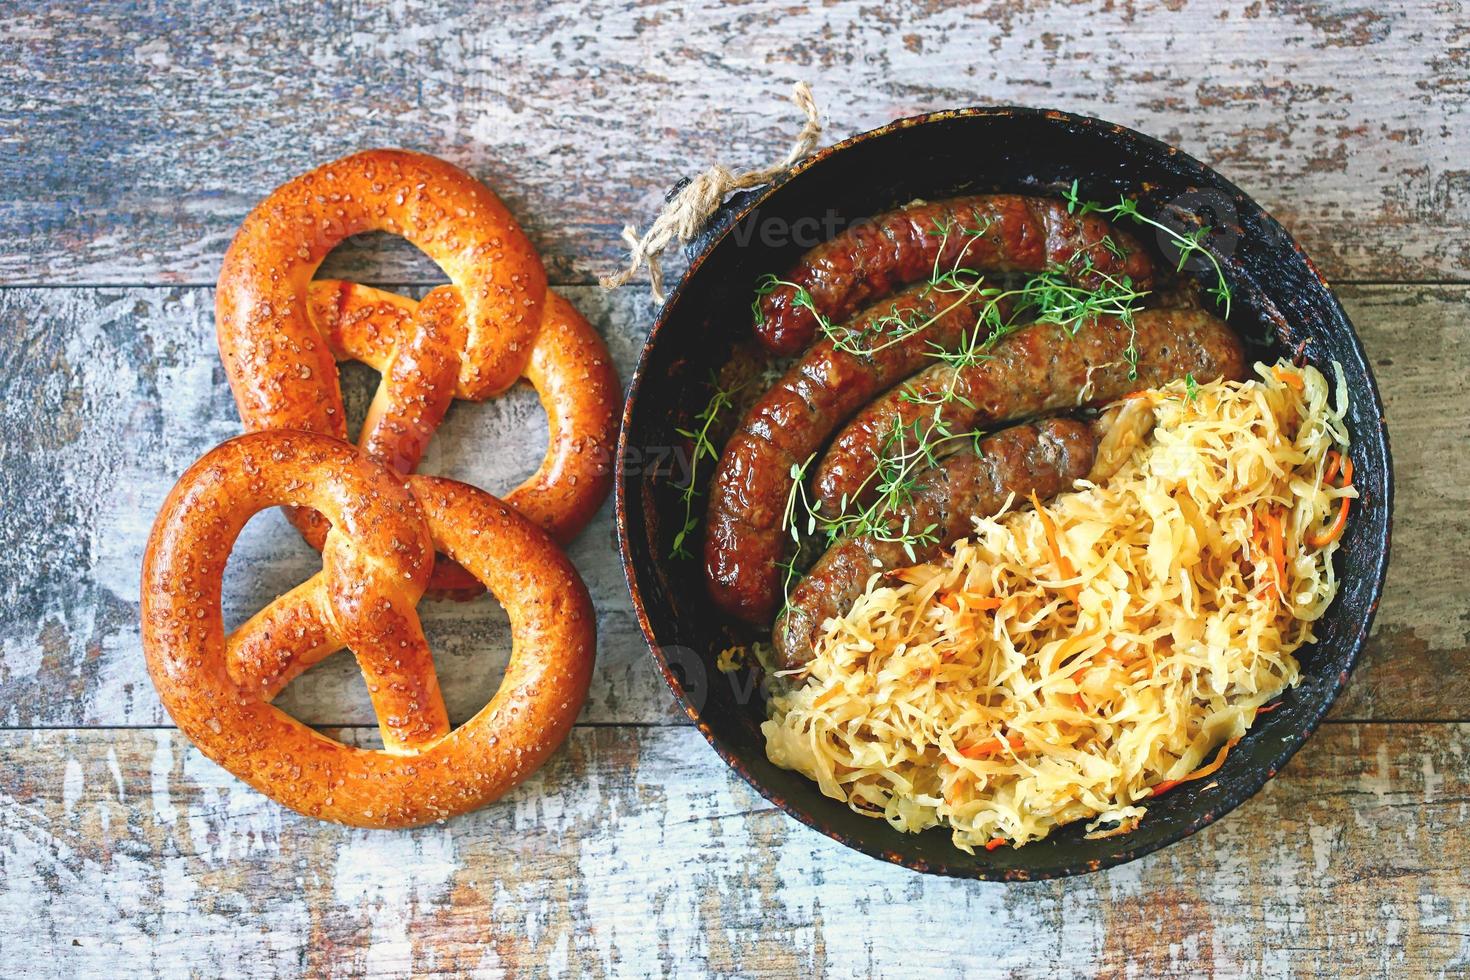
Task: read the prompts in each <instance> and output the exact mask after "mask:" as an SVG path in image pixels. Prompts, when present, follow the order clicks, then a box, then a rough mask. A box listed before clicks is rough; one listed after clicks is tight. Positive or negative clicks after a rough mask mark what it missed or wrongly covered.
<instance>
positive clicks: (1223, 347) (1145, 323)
mask: <svg viewBox="0 0 1470 980" xmlns="http://www.w3.org/2000/svg"><path fill="white" fill-rule="evenodd" d="M1130 341H1131V342H1133V343H1134V344H1135V346H1136V349H1137V352H1138V365H1137V376H1136V377H1134V378H1130V377H1129V376H1128V375H1129V364H1128V361H1127V359H1126V358H1125V352H1126V351H1127V349H1128V346H1129V344H1130ZM988 354H989V356H988V357H986V358H983V359H979V360H975V361H973V362H971V363H968V364H964V365H960V366H956V365H952V364H949V363H941V364H935V365H933V366H931V367H929V368H926V369H925V370H923V371H921V372H919V373H918V374H916V375H915V376H914V377H912V378H910V379H909V380H908V381H906V382H904V383H903V384H901V385H899V386H897V387H895V388H893V389H892V390H890V391H889V392H888V393H886V394H885V395H883V396H882V397H881V398H878V399H877V400H876V401H874V402H873V403H872V404H870V405H868V406H867V407H866V408H864V409H863V410H862V411H861V412H859V413H858V414H857V415H856V416H854V417H853V419H852V421H851V422H849V423H848V425H847V426H846V427H845V428H844V429H843V430H842V432H841V433H839V434H838V436H837V438H836V439H835V440H833V442H832V445H831V448H829V449H828V451H827V454H826V456H825V457H823V459H822V462H821V465H820V466H819V467H818V469H817V472H816V478H815V482H814V486H813V491H814V494H815V496H816V498H817V500H818V501H819V502H820V503H821V505H822V509H823V512H824V513H827V514H829V515H831V514H835V513H837V512H839V511H840V510H841V508H842V506H843V501H844V500H846V501H847V504H848V508H849V509H851V508H852V507H853V506H855V505H862V504H863V503H865V502H866V498H867V497H869V496H871V494H870V493H868V492H866V489H865V488H864V483H865V482H866V481H868V478H869V476H870V474H871V473H872V472H873V468H874V463H875V461H876V460H878V459H879V458H881V457H882V455H883V452H884V444H885V442H886V441H887V440H888V439H889V437H890V434H891V433H893V432H895V431H897V430H898V427H899V426H913V425H915V424H917V425H918V426H919V427H920V428H921V429H923V428H924V427H925V426H928V425H930V424H932V422H931V420H933V419H934V417H935V414H936V413H938V416H939V418H940V420H941V421H942V423H943V424H944V425H947V426H948V427H949V429H950V430H951V431H955V432H964V431H969V430H972V429H985V428H989V427H991V426H994V425H996V424H999V423H1001V422H1005V421H1008V420H1010V419H1016V418H1025V417H1027V416H1031V415H1040V414H1045V413H1047V412H1056V411H1062V410H1065V409H1070V408H1076V407H1079V406H1082V405H1097V404H1102V403H1104V402H1109V401H1113V400H1114V399H1117V398H1121V397H1122V396H1123V395H1126V394H1128V393H1129V392H1130V391H1136V390H1138V389H1140V388H1153V387H1157V386H1158V385H1161V384H1165V383H1167V382H1169V381H1172V380H1174V379H1176V378H1181V377H1183V376H1185V375H1186V374H1192V375H1194V377H1195V379H1196V380H1197V381H1199V383H1201V384H1204V383H1205V382H1207V381H1214V380H1216V379H1219V378H1225V379H1229V380H1239V379H1240V378H1243V377H1244V376H1245V351H1244V349H1243V348H1242V347H1241V343H1240V338H1239V337H1237V336H1236V335H1235V334H1234V332H1232V331H1231V329H1230V328H1229V327H1228V326H1226V324H1225V323H1224V321H1222V320H1219V319H1218V318H1216V317H1213V316H1211V315H1210V314H1208V313H1205V312H1202V311H1200V310H1146V311H1143V312H1140V313H1137V314H1135V315H1134V317H1133V328H1132V330H1130V328H1129V326H1128V325H1127V324H1126V323H1124V322H1123V321H1122V320H1120V319H1118V318H1116V317H1099V318H1098V319H1097V320H1096V321H1093V322H1090V323H1087V324H1085V325H1084V326H1083V327H1082V328H1081V329H1079V330H1078V331H1077V333H1076V334H1075V335H1073V334H1071V333H1069V332H1068V331H1067V330H1065V329H1064V328H1062V327H1060V326H1057V325H1055V324H1041V323H1038V324H1033V325H1032V326H1029V327H1024V328H1022V329H1020V330H1018V331H1016V332H1015V333H1013V334H1010V335H1009V336H1007V337H1005V338H1004V339H1002V340H1001V341H1000V342H999V343H997V344H996V345H995V346H994V347H993V348H992V349H991V350H990V351H989V352H988Z"/></svg>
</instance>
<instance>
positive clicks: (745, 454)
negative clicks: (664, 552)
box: [705, 283, 980, 626]
mask: <svg viewBox="0 0 1470 980" xmlns="http://www.w3.org/2000/svg"><path fill="white" fill-rule="evenodd" d="M979 303H980V301H979V300H978V299H977V298H976V297H975V296H974V294H973V293H971V294H968V295H966V294H964V293H963V291H946V290H944V289H939V288H935V287H933V286H930V285H928V284H927V283H926V284H925V285H922V286H914V287H911V288H909V289H905V290H903V291H901V292H899V293H897V294H895V295H894V296H893V297H892V299H891V301H889V302H884V303H878V304H875V305H874V306H872V307H869V308H868V309H867V310H865V311H863V312H862V313H861V314H859V315H858V316H856V317H854V318H853V319H852V320H851V321H849V322H848V323H847V324H846V325H845V326H844V328H843V329H842V332H841V334H840V335H838V336H837V338H836V340H834V339H833V338H832V337H827V338H824V339H823V340H821V341H818V342H817V343H816V344H813V345H812V346H811V347H810V348H809V349H808V350H807V351H806V353H805V354H804V355H803V356H802V357H801V359H800V360H798V361H797V362H796V363H795V364H794V365H792V367H791V368H790V369H789V370H788V371H787V372H786V374H785V375H784V376H783V377H782V378H781V379H780V380H779V381H777V382H776V384H775V385H773V386H772V387H771V389H770V390H769V391H767V392H766V393H765V394H764V395H763V396H762V397H761V398H760V400H759V401H757V402H756V403H755V405H754V406H752V407H751V408H750V410H749V411H748V412H746V414H745V417H744V418H743V419H742V420H741V422H740V425H739V427H738V428H737V429H736V431H735V434H734V435H733V436H731V438H730V440H729V441H728V442H727V443H726V444H725V449H724V452H723V453H722V454H721V456H720V462H719V466H718V467H717V468H716V470H715V474H714V477H713V479H712V480H711V482H710V504H709V514H708V520H707V522H706V534H705V578H706V581H707V585H708V589H709V594H710V596H711V598H712V599H713V600H714V602H715V605H717V606H718V607H719V608H720V609H721V610H723V611H724V612H726V613H729V614H730V615H732V616H736V617H738V618H741V619H745V620H747V621H749V622H752V623H755V624H757V625H760V626H765V625H767V624H769V623H770V622H771V619H772V617H773V616H775V614H776V608H777V605H778V603H779V601H780V594H781V570H780V568H779V567H778V562H780V561H781V559H782V556H783V554H784V551H785V546H786V544H787V540H786V539H785V537H784V536H783V534H782V529H781V523H782V518H783V516H784V515H785V509H786V499H787V496H788V494H789V493H790V491H791V468H792V467H793V466H802V465H804V464H805V463H806V462H807V460H808V459H809V458H810V457H811V456H812V454H813V453H816V452H817V451H818V450H820V449H821V448H822V446H823V445H824V444H825V443H826V442H827V439H828V438H829V437H830V436H831V435H832V433H833V432H834V431H836V429H837V427H838V426H840V425H841V424H842V423H843V422H844V421H846V420H847V419H848V418H849V417H850V416H851V415H852V414H853V413H854V412H856V411H857V410H858V409H860V408H862V406H863V405H865V404H867V403H868V401H869V400H870V399H871V398H873V396H874V395H877V394H879V393H880V392H882V391H884V390H885V389H887V388H889V387H890V386H892V385H893V384H895V383H897V382H898V381H900V380H902V379H903V378H905V377H908V376H909V375H910V374H912V373H913V372H914V371H916V370H918V369H919V368H920V367H922V366H923V365H924V364H926V363H928V362H929V360H930V357H929V354H930V353H931V352H932V349H933V345H938V346H940V347H944V348H950V347H953V346H955V345H957V343H958V342H959V340H960V338H961V337H962V336H963V335H964V333H965V332H966V331H967V330H971V329H974V328H975V325H976V319H977V308H978V305H979ZM926 321H928V322H927V325H925V322H926ZM905 323H907V324H908V325H909V327H910V328H911V329H910V332H908V333H907V334H905V333H903V331H902V329H898V331H897V332H896V333H895V328H901V327H902V325H903V324H905ZM919 325H922V329H918V328H917V327H918V326H919ZM837 341H841V343H840V344H839V343H838V342H837ZM858 351H861V352H858Z"/></svg>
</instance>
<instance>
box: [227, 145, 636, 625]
mask: <svg viewBox="0 0 1470 980" xmlns="http://www.w3.org/2000/svg"><path fill="white" fill-rule="evenodd" d="M369 230H379V231H387V232H392V233H394V234H398V235H402V236H403V237H404V238H407V239H408V240H409V241H411V242H413V243H414V244H415V245H417V246H418V247H419V248H420V249H422V250H423V251H424V252H425V253H427V254H428V255H429V257H430V258H432V259H433V260H434V261H435V262H437V263H438V264H439V266H440V267H441V268H443V269H444V271H445V272H446V273H447V274H448V275H449V278H450V280H451V282H450V285H448V286H441V287H439V288H437V289H434V290H432V291H431V292H430V293H429V294H428V295H427V296H425V297H424V299H423V300H422V301H420V302H417V303H416V302H414V301H413V300H411V299H408V298H406V297H402V296H397V295H395V294H393V293H387V292H384V291H381V290H375V289H369V288H367V287H364V286H358V285H356V284H353V283H345V282H338V281H332V280H327V281H313V278H312V277H313V276H314V275H315V273H316V270H317V267H318V266H319V265H320V264H321V261H322V259H323V258H325V257H326V255H327V253H328V252H330V251H331V250H332V248H333V247H335V246H336V245H337V244H339V243H340V242H341V241H342V240H343V239H344V238H346V237H347V236H349V235H354V234H357V233H359V232H363V231H369ZM216 325H217V330H218V334H219V345H220V354H221V356H222V358H223V360H224V364H225V369H226V373H227V374H228V375H229V379H230V386H231V388H232V389H233V390H234V393H235V400H236V403H237V404H238V405H239V408H240V414H241V417H242V418H243V419H244V422H245V425H246V428H247V429H250V430H261V429H299V430H303V431H309V432H322V433H326V434H328V435H333V436H337V437H338V438H345V437H346V434H347V421H346V414H345V411H344V409H343V405H342V392H341V388H340V386H339V384H338V378H337V369H336V360H337V359H346V358H352V359H356V360H361V361H365V362H366V363H368V364H371V365H372V366H373V367H375V368H377V369H378V370H379V371H380V372H382V376H383V377H382V383H381V384H380V385H379V387H378V391H377V394H376V395H375V396H374V398H373V402H372V405H371V406H370V408H369V410H368V415H367V418H366V420H365V421H364V424H363V428H362V433H361V436H360V439H359V443H360V445H361V447H362V449H363V450H364V451H365V452H367V453H368V454H369V455H370V456H372V457H373V458H374V459H377V460H378V461H380V462H383V463H385V464H387V465H389V466H392V467H393V468H394V469H396V470H398V471H399V472H403V473H408V472H412V471H413V470H414V468H415V467H416V466H417V465H418V463H419V460H420V458H421V457H422V455H423V451H424V447H425V446H426V444H427V442H428V440H429V438H430V437H431V436H432V434H433V432H434V430H435V428H436V427H437V426H438V424H439V422H440V420H441V419H442V418H443V416H444V412H445V411H446V410H447V408H448V406H449V402H450V401H451V400H452V399H453V398H455V397H459V398H466V399H472V400H483V399H485V398H488V397H490V396H492V395H494V394H497V393H498V392H500V391H503V390H504V389H506V388H507V387H509V386H510V385H511V384H513V383H514V382H515V381H516V380H517V379H518V378H520V377H522V376H524V377H527V378H528V379H529V380H531V382H532V383H533V384H535V385H536V387H537V390H538V391H539V392H540V394H541V398H542V403H543V404H544V405H545V406H546V409H547V414H548V418H549V421H550V429H551V436H552V438H551V444H550V446H549V447H548V451H547V455H546V458H545V459H544V460H543V462H542V465H541V468H540V470H538V472H537V473H536V475H535V476H533V477H532V478H531V479H530V480H528V481H527V482H526V483H525V484H523V485H522V486H521V487H520V488H518V489H517V490H516V491H514V492H513V493H511V494H510V495H509V497H508V500H509V501H510V502H511V503H512V504H513V505H514V506H516V507H517V508H518V509H521V510H522V512H523V513H526V514H527V515H528V516H530V517H531V518H532V519H533V520H535V521H536V522H537V523H539V524H541V525H542V526H543V527H545V528H547V529H548V530H550V531H551V532H552V534H553V535H555V536H556V537H557V539H558V540H561V541H567V540H570V539H571V538H572V537H574V536H575V535H576V534H577V532H578V531H580V530H581V528H582V527H583V526H584V525H585V524H586V522H587V521H588V520H589V519H590V518H591V516H592V514H593V513H595V511H596V509H597V507H598V505H599V504H600V503H601V501H602V499H603V498H604V497H605V496H606V494H607V490H608V488H609V487H610V484H611V479H612V465H611V451H612V444H613V440H614V438H615V435H616V431H617V420H616V398H617V393H618V390H619V385H618V381H617V375H616V374H615V372H614V371H613V369H612V366H611V360H610V358H609V357H608V354H607V350H606V348H605V347H604V346H603V344H602V341H601V338H599V337H598V336H597V334H596V331H594V330H593V329H592V327H591V326H590V325H589V324H588V323H587V322H586V321H585V320H584V319H583V318H582V317H581V315H580V314H578V313H577V311H576V310H575V309H574V308H573V307H572V306H571V304H569V303H567V302H566V301H565V300H564V299H562V298H561V297H559V296H556V295H555V294H552V293H549V292H548V291H547V289H546V275H545V272H544V270H543V269H542V267H541V260H540V258H539V257H538V256H537V255H536V252H535V250H534V249H533V248H532V246H531V244H530V242H529V241H528V240H527V239H526V237H525V235H524V234H523V233H522V232H521V230H520V227H519V226H518V225H517V224H516V222H515V219H514V218H512V217H511V215H510V213H509V212H508V211H507V210H506V208H505V206H504V205H503V204H502V203H501V202H500V200H499V198H497V197H496V196H495V195H494V194H493V193H491V191H490V190H489V189H488V188H486V187H485V186H484V185H483V184H481V183H480V182H479V181H477V180H475V179H474V178H473V177H471V176H469V175H468V174H466V173H464V172H463V171H462V170H459V169H458V168H456V167H454V166H452V165H450V164H448V163H445V162H444V161H442V160H438V159H435V158H433V157H428V156H424V155H421V154H417V153H410V152H407V151H404V150H370V151H367V152H364V153H359V154H356V155H354V156H350V157H346V158H344V159H342V160H338V161H336V162H334V163H330V164H327V165H326V166H323V167H320V168H318V169H316V170H314V171H312V172H311V173H309V174H306V175H304V176H302V177H298V178H297V179H295V180H293V181H291V182H289V183H287V184H285V185H283V186H282V187H280V188H278V189H277V190H276V191H275V192H274V193H272V194H271V195H270V197H268V198H267V199H266V200H265V201H263V202H262V203H261V204H260V205H259V206H257V207H256V208H255V210H254V211H252V212H251V213H250V215H249V216H248V217H247V218H246V219H245V222H244V224H242V225H241V228H240V231H239V232H238V233H237V234H236V236H235V240H234V241H233V242H232V243H231V245H230V249H229V251H228V252H227V253H226V255H225V261H224V265H223V267H222V268H221V270H220V279H219V290H218V294H217V297H216ZM291 517H292V520H293V522H294V523H296V525H297V527H299V528H300V529H301V530H302V533H303V534H304V535H305V536H306V538H307V540H308V541H310V542H311V543H312V544H313V545H314V546H316V547H318V548H320V547H321V543H322V541H323V540H324V538H325V535H326V526H325V524H324V523H323V522H322V518H321V515H320V514H317V513H315V512H313V511H302V510H299V509H297V510H294V511H293V512H292V513H291ZM430 584H431V586H432V587H433V588H434V589H435V590H436V591H443V592H449V593H451V594H459V595H461V596H463V595H470V594H474V593H475V592H478V591H479V588H478V586H477V585H476V584H475V583H474V581H473V580H472V579H471V578H470V577H469V576H467V575H465V573H464V572H463V570H461V569H455V568H453V566H452V565H449V564H447V563H441V567H440V568H439V569H437V570H436V571H435V573H434V577H433V579H432V580H431V583H430Z"/></svg>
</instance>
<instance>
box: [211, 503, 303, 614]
mask: <svg viewBox="0 0 1470 980" xmlns="http://www.w3.org/2000/svg"><path fill="white" fill-rule="evenodd" d="M321 567H322V556H321V555H320V554H318V553H317V552H316V551H315V550H314V549H313V548H312V547H311V545H309V544H307V543H306V542H305V541H304V540H302V537H301V535H300V534H298V533H296V529H295V528H293V527H292V526H291V524H290V523H289V522H288V521H287V520H286V515H285V513H284V512H283V511H282V510H281V509H280V508H279V507H268V508H266V509H265V510H263V511H260V512H259V513H258V514H255V515H254V516H252V517H251V518H250V520H249V521H247V522H246V523H245V527H244V528H243V529H242V530H241V531H240V537H239V538H237V539H236V541H235V547H234V549H233V550H232V551H231V552H230V556H229V558H227V559H226V560H225V574H224V579H223V581H222V583H221V586H220V611H221V614H222V620H223V622H224V628H225V635H226V636H229V635H230V634H231V633H233V632H234V631H235V630H237V629H239V628H240V626H241V625H242V624H243V623H244V622H245V621H246V620H248V619H249V618H250V617H251V616H254V615H255V614H256V613H258V612H260V610H262V609H264V608H265V607H266V606H268V605H269V604H270V603H271V602H272V601H274V600H275V598H276V597H277V596H279V595H281V594H282V593H283V592H284V591H285V589H283V588H282V587H281V586H282V583H289V584H290V585H295V584H296V583H298V582H304V581H306V580H307V579H309V578H311V576H313V575H315V574H316V573H317V572H319V571H321Z"/></svg>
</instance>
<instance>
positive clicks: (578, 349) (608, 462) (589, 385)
mask: <svg viewBox="0 0 1470 980" xmlns="http://www.w3.org/2000/svg"><path fill="white" fill-rule="evenodd" d="M454 299H455V296H454V291H453V290H452V289H449V288H447V287H440V288H439V289H436V290H434V291H432V292H431V293H429V295H428V296H426V297H424V299H423V301H422V302H421V303H415V302H414V301H413V300H411V299H408V298H407V297H404V296H399V295H397V294H396V293H389V292H384V291H383V290H380V289H373V288H372V287H370V286H361V285H358V284H357V283H351V282H341V281H338V280H333V279H322V280H317V281H315V282H313V283H312V284H311V289H310V301H311V306H312V311H313V313H312V319H313V322H314V323H316V325H317V326H318V328H319V329H320V331H321V333H322V336H323V337H324V338H326V341H327V344H328V346H329V347H330V348H331V350H332V353H333V355H334V356H335V357H336V358H337V359H338V360H354V361H361V362H362V363H364V364H368V365H371V366H372V367H374V368H376V369H377V370H379V371H380V372H382V374H383V378H384V384H383V385H382V386H380V387H379V389H378V392H377V394H376V396H375V397H374V398H373V403H372V405H370V406H369V407H368V413H367V418H366V419H365V421H364V422H363V426H362V436H361V439H360V440H359V445H360V446H361V447H362V449H363V451H364V452H366V453H368V454H369V455H370V456H372V457H373V458H374V459H378V460H380V461H382V462H385V463H387V464H388V465H390V466H392V467H393V468H395V469H397V470H398V471H399V472H401V473H409V472H412V471H413V470H414V468H415V467H417V466H418V463H419V459H420V458H421V457H422V455H423V452H424V448H425V447H426V446H427V444H428V441H429V438H430V437H431V436H432V435H433V434H434V430H435V428H436V427H437V426H438V424H439V422H440V420H441V419H442V418H443V416H444V411H445V409H447V408H448V407H449V401H450V399H449V397H448V395H447V394H446V393H445V392H446V388H447V385H446V383H445V380H444V379H445V378H446V376H450V375H451V373H452V372H453V371H454V370H456V369H457V367H458V362H457V360H456V359H455V356H454V350H455V341H456V339H457V337H456V335H455V332H454V331H455V325H456V323H457V322H458V319H459V318H458V317H457V315H456V311H457V307H456V305H455V302H454ZM436 306H437V307H438V309H435V307H436ZM542 310H543V313H542V320H541V329H540V331H539V332H538V333H537V334H536V337H535V339H534V340H533V341H532V343H531V356H530V359H529V360H528V361H527V363H526V367H525V372H524V376H525V378H526V380H527V381H529V382H530V383H531V384H532V385H533V386H534V387H535V389H536V393H537V394H538V395H539V396H540V398H541V405H542V407H543V408H544V409H545V410H546V420H547V424H548V429H549V431H550V437H549V439H548V440H547V446H546V455H545V456H544V457H543V458H542V460H541V465H540V467H539V468H538V469H537V470H536V472H535V473H533V474H532V475H531V476H530V477H529V478H528V479H526V481H525V482H524V483H522V484H521V485H520V486H519V487H517V488H516V489H515V490H513V491H511V492H510V493H509V494H507V495H506V496H505V502H506V503H508V504H510V505H511V506H512V507H514V508H515V509H516V510H518V511H520V512H521V513H522V514H525V515H526V516H527V517H529V518H531V520H533V521H535V522H536V523H537V524H539V525H541V526H542V527H544V528H545V529H546V530H547V531H549V532H551V535H552V537H554V538H556V539H557V540H558V541H560V542H562V543H563V544H565V543H567V542H568V541H570V540H571V539H572V538H574V537H576V536H577V533H578V532H579V531H581V530H582V528H583V527H585V526H586V524H587V522H588V521H590V520H591V519H592V515H593V514H595V513H596V512H597V508H598V507H599V506H600V505H601V503H602V501H603V499H604V498H605V497H606V496H607V491H608V489H609V488H610V487H611V485H612V450H613V443H614V441H615V440H616V438H617V424H618V421H617V406H618V397H619V392H620V388H619V384H618V376H617V373H616V372H615V371H614V370H613V367H612V359H611V357H610V356H609V354H608V352H607V347H606V346H605V345H604V344H603V342H602V338H601V337H600V336H598V334H597V331H596V329H594V328H593V326H592V324H590V323H588V322H587V320H586V318H584V317H583V316H582V314H581V313H579V312H577V308H576V307H574V306H573V305H572V304H571V303H569V302H567V301H566V300H565V299H563V298H562V297H561V296H560V295H558V294H557V293H554V292H551V291H548V292H547V293H546V302H545V304H544V306H543V307H542ZM390 387H391V390H393V391H395V392H399V393H403V394H404V395H406V396H407V397H399V398H390V396H389V395H388V391H389V390H390Z"/></svg>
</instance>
